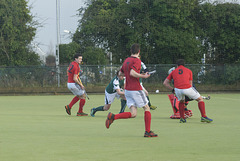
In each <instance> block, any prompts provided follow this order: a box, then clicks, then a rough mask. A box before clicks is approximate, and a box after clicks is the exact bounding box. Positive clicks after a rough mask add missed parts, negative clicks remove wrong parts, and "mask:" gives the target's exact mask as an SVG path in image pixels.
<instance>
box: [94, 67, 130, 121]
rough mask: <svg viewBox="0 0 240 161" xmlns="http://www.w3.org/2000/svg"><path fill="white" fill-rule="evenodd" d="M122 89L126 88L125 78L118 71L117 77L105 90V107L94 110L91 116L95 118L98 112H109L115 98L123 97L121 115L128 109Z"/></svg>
mask: <svg viewBox="0 0 240 161" xmlns="http://www.w3.org/2000/svg"><path fill="white" fill-rule="evenodd" d="M121 88H124V76H122V75H119V71H117V73H116V76H115V77H114V78H113V79H112V80H111V82H110V83H109V84H108V86H107V87H106V89H105V105H104V106H99V107H96V108H92V109H91V113H90V115H91V116H92V117H94V116H95V113H96V112H97V111H108V110H109V109H110V107H111V104H112V103H113V101H114V99H115V98H118V99H119V98H120V97H121V110H120V113H121V112H124V110H125V107H126V98H125V96H124V91H122V90H121Z"/></svg>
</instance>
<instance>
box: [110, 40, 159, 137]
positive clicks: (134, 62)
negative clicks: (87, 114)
mask: <svg viewBox="0 0 240 161" xmlns="http://www.w3.org/2000/svg"><path fill="white" fill-rule="evenodd" d="M139 54H140V46H139V45H138V44H133V45H132V47H131V56H130V57H128V58H127V59H125V61H124V62H123V65H122V68H121V69H120V74H124V75H125V77H126V85H125V97H126V100H127V106H128V107H129V108H130V110H131V112H123V113H120V114H113V113H111V112H109V113H108V116H107V119H106V128H107V129H108V128H109V127H110V125H111V124H112V123H113V121H114V120H117V119H128V118H134V117H136V116H137V107H139V108H143V109H144V121H145V134H144V137H157V136H158V135H157V134H155V133H154V132H152V131H151V130H150V127H151V112H150V108H149V106H148V100H147V97H146V94H145V92H144V91H143V89H142V87H141V85H140V82H139V78H148V77H150V75H149V74H148V72H147V73H144V74H140V70H141V60H140V59H139Z"/></svg>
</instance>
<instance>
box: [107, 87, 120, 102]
mask: <svg viewBox="0 0 240 161" xmlns="http://www.w3.org/2000/svg"><path fill="white" fill-rule="evenodd" d="M115 97H116V98H117V99H119V98H120V95H119V94H117V92H115V93H111V94H110V93H108V92H107V91H106V90H105V104H106V105H109V104H112V103H113V101H114V99H115Z"/></svg>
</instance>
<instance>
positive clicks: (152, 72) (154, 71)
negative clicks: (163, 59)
mask: <svg viewBox="0 0 240 161" xmlns="http://www.w3.org/2000/svg"><path fill="white" fill-rule="evenodd" d="M156 72H157V71H156V70H153V71H151V72H148V74H154V73H156Z"/></svg>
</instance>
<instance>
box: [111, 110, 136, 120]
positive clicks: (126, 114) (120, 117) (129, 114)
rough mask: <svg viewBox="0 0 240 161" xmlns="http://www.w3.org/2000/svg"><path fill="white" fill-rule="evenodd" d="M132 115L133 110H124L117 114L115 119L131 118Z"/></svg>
mask: <svg viewBox="0 0 240 161" xmlns="http://www.w3.org/2000/svg"><path fill="white" fill-rule="evenodd" d="M131 117H132V114H131V112H123V113H119V114H115V116H114V120H117V119H128V118H131Z"/></svg>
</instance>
